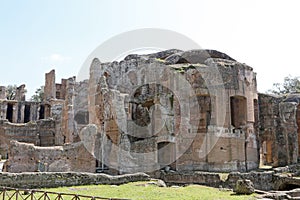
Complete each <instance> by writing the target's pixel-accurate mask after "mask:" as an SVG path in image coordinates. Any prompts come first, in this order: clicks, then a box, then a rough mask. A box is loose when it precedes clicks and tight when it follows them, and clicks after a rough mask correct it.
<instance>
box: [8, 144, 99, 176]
mask: <svg viewBox="0 0 300 200" xmlns="http://www.w3.org/2000/svg"><path fill="white" fill-rule="evenodd" d="M4 169H5V171H6V172H13V173H14V172H15V173H20V172H36V171H49V172H65V171H75V172H95V171H96V161H95V159H94V157H93V155H92V154H91V153H90V152H88V151H87V149H86V148H85V147H84V144H83V143H82V142H79V143H73V144H69V145H64V146H55V147H37V146H34V145H33V144H27V143H19V142H16V141H11V143H10V147H9V159H8V160H7V162H6V163H5V165H4Z"/></svg>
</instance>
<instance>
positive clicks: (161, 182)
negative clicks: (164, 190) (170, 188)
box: [157, 179, 167, 187]
mask: <svg viewBox="0 0 300 200" xmlns="http://www.w3.org/2000/svg"><path fill="white" fill-rule="evenodd" d="M157 186H158V187H167V185H166V183H165V182H164V181H163V180H160V179H159V180H157Z"/></svg>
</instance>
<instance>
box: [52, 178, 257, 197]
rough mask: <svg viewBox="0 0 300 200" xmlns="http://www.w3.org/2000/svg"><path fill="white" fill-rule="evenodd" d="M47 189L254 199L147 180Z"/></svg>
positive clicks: (116, 194)
mask: <svg viewBox="0 0 300 200" xmlns="http://www.w3.org/2000/svg"><path fill="white" fill-rule="evenodd" d="M47 191H53V192H63V193H76V194H81V195H89V196H101V197H107V198H125V199H151V200H155V199H172V200H176V199H178V200H179V199H180V200H182V199H191V200H192V199H204V200H205V199H209V200H210V199H219V200H221V199H222V200H223V199H224V200H225V199H233V200H234V199H236V200H238V199H241V200H243V199H255V197H254V195H251V196H237V195H234V193H233V192H232V191H225V190H223V191H222V190H220V189H216V188H210V187H205V186H200V185H190V186H186V187H166V188H163V187H158V186H156V185H149V184H147V182H134V183H128V184H124V185H120V186H116V185H97V186H95V185H93V186H79V187H63V188H55V189H47Z"/></svg>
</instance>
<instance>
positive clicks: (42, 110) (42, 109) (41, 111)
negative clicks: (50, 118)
mask: <svg viewBox="0 0 300 200" xmlns="http://www.w3.org/2000/svg"><path fill="white" fill-rule="evenodd" d="M39 119H45V106H44V105H41V106H40V110H39Z"/></svg>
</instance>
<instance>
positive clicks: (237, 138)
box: [0, 50, 300, 173]
mask: <svg viewBox="0 0 300 200" xmlns="http://www.w3.org/2000/svg"><path fill="white" fill-rule="evenodd" d="M45 79H46V81H45V91H44V93H45V96H44V101H43V102H39V103H36V102H28V101H25V97H24V95H23V94H22V87H19V89H18V90H20V92H19V94H18V99H16V101H8V100H5V88H3V87H1V88H0V90H1V91H0V99H2V100H1V102H0V106H1V109H0V112H1V113H0V114H1V120H0V138H1V140H0V141H1V142H0V153H1V155H2V156H6V155H7V154H8V157H9V159H8V161H7V163H6V165H5V168H6V170H7V171H11V172H20V171H35V170H37V169H38V167H39V166H41V165H42V166H44V167H43V169H44V170H45V171H68V170H72V171H89V172H95V171H105V172H108V173H127V172H136V171H145V172H153V171H156V170H160V169H165V170H177V171H197V170H201V171H220V172H229V171H247V170H253V169H257V168H258V167H259V164H268V165H272V166H283V165H287V164H292V163H296V162H297V159H298V156H299V152H298V149H299V148H298V146H299V144H298V135H299V134H298V132H300V131H299V130H298V127H300V126H299V125H300V122H299V121H300V120H297V119H298V117H299V119H300V114H298V102H297V100H298V98H294V97H293V98H289V99H284V98H282V97H274V96H270V95H265V94H258V93H257V82H256V74H255V72H253V69H252V68H251V67H249V66H247V65H246V64H242V63H239V62H237V61H235V60H234V59H232V58H231V57H229V56H228V55H226V54H224V53H221V52H218V51H214V50H191V51H185V52H184V51H180V50H167V51H163V52H159V53H155V54H149V55H129V56H127V57H126V58H124V60H122V61H120V62H116V61H115V62H111V63H101V62H100V61H99V60H98V59H97V58H95V59H94V60H93V62H92V63H91V66H90V77H89V80H86V81H82V82H76V78H75V77H71V78H69V79H63V80H62V81H61V83H60V84H57V83H56V81H55V71H51V72H49V73H47V74H46V78H45ZM23 90H24V88H23ZM299 113H300V112H299ZM12 140H17V141H19V142H26V143H33V144H34V145H35V146H32V145H29V144H25V143H18V142H11V141H12ZM9 146H10V149H9V150H8V147H9ZM39 146H42V147H39ZM43 146H47V147H45V148H43ZM54 146H58V147H54ZM83 147H84V148H83ZM19 149H22V151H19ZM71 149H73V150H71ZM74 149H75V150H76V149H77V150H78V152H79V153H77V154H76V153H75V152H76V151H75V150H74ZM25 154H26V155H25ZM28 155H30V156H28ZM54 157H56V159H53V158H54ZM58 160H62V161H63V162H61V163H62V164H59V162H58ZM29 163H36V165H32V164H31V167H26V166H27V165H26V164H29ZM84 163H88V164H84ZM86 166H89V167H88V168H87V167H86Z"/></svg>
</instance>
